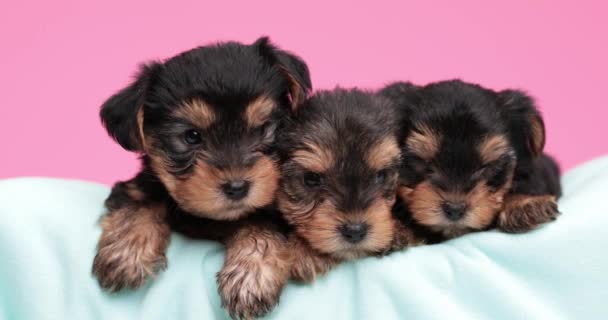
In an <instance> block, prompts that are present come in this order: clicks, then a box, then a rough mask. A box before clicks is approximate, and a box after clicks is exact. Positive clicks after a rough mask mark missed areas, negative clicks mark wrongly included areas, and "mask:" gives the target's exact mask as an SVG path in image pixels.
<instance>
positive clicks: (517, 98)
mask: <svg viewBox="0 0 608 320" xmlns="http://www.w3.org/2000/svg"><path fill="white" fill-rule="evenodd" d="M498 97H499V98H498V100H499V104H500V105H501V106H502V108H503V118H504V119H506V120H507V124H508V130H509V134H510V136H511V137H510V138H511V141H512V143H513V144H514V145H515V149H516V151H517V153H518V155H527V156H531V157H538V156H539V155H541V154H542V152H543V149H544V147H545V123H544V122H543V118H542V117H541V115H540V112H539V111H538V109H537V108H536V105H535V103H534V100H533V99H532V97H530V96H528V95H527V94H526V93H525V92H522V91H519V90H504V91H501V92H499V93H498Z"/></svg>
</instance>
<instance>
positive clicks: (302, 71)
mask: <svg viewBox="0 0 608 320" xmlns="http://www.w3.org/2000/svg"><path fill="white" fill-rule="evenodd" d="M254 46H258V47H259V48H260V49H261V51H266V50H268V51H271V52H273V54H274V58H275V59H276V63H278V65H279V68H280V69H281V72H283V74H284V75H285V77H286V78H287V81H289V99H290V100H291V110H292V111H296V110H297V109H298V107H300V105H301V104H302V102H304V100H305V99H306V96H307V95H308V93H309V92H310V91H311V90H312V82H311V80H310V72H309V71H308V66H307V65H306V63H305V62H304V60H302V59H301V58H300V57H298V56H296V55H294V54H292V53H290V52H287V51H284V50H280V49H278V48H276V47H274V46H273V45H272V44H271V43H270V40H269V39H268V37H262V38H259V39H258V40H256V42H255V43H254Z"/></svg>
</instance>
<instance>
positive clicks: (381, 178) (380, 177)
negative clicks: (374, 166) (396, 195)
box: [375, 169, 388, 184]
mask: <svg viewBox="0 0 608 320" xmlns="http://www.w3.org/2000/svg"><path fill="white" fill-rule="evenodd" d="M387 177H388V170H387V169H383V170H380V171H378V172H376V177H375V179H376V183H377V184H382V183H384V182H385V181H386V178H387Z"/></svg>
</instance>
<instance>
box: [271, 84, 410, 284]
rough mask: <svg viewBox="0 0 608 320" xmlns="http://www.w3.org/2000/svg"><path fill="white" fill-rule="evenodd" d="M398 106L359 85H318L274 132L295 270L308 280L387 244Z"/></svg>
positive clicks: (395, 168)
mask: <svg viewBox="0 0 608 320" xmlns="http://www.w3.org/2000/svg"><path fill="white" fill-rule="evenodd" d="M396 119H397V114H396V110H395V108H394V107H393V106H392V104H391V103H390V101H389V100H387V99H384V98H382V97H380V96H377V95H375V94H372V93H368V92H364V91H361V90H357V89H352V90H344V89H335V90H333V91H321V92H318V93H317V94H315V95H314V96H313V97H311V98H310V99H309V100H307V101H306V102H305V103H304V105H303V106H302V108H301V110H300V111H299V112H298V113H297V114H295V115H294V116H292V117H291V121H290V122H289V124H288V125H289V128H290V130H289V131H288V132H287V134H285V135H284V136H283V138H282V139H280V140H279V143H280V144H279V147H278V148H279V154H280V155H281V162H282V165H281V172H282V175H281V177H282V178H281V185H280V188H279V193H278V196H277V203H278V207H279V209H280V211H281V213H282V214H283V216H284V217H285V219H286V220H287V221H288V222H289V223H290V224H291V225H292V227H293V228H294V230H295V234H296V235H295V236H294V237H292V239H291V240H292V241H291V243H292V246H296V247H297V248H299V249H298V250H297V256H296V257H295V258H294V259H295V261H294V267H293V270H292V276H293V277H294V278H297V279H300V280H305V281H310V280H312V279H314V277H315V275H316V274H319V273H323V272H325V271H327V270H328V269H329V268H331V266H333V265H334V264H335V263H338V262H339V261H342V260H345V259H354V258H358V257H362V256H369V255H376V254H381V253H383V252H385V251H387V250H389V249H390V247H391V244H392V242H393V237H394V235H395V228H396V221H395V220H393V219H392V216H391V207H392V206H393V204H394V202H395V194H396V190H397V189H396V188H397V183H398V173H399V172H398V169H399V163H400V156H401V152H400V149H399V144H398V139H397V137H398V136H397V134H398V128H399V126H398V123H397V121H396Z"/></svg>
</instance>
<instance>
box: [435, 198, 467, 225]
mask: <svg viewBox="0 0 608 320" xmlns="http://www.w3.org/2000/svg"><path fill="white" fill-rule="evenodd" d="M466 207H467V205H466V204H464V203H462V202H456V203H455V202H444V203H443V204H442V205H441V208H442V209H443V213H444V214H445V216H446V217H447V218H448V219H450V220H452V221H456V220H458V219H460V218H462V216H464V213H465V212H466Z"/></svg>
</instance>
